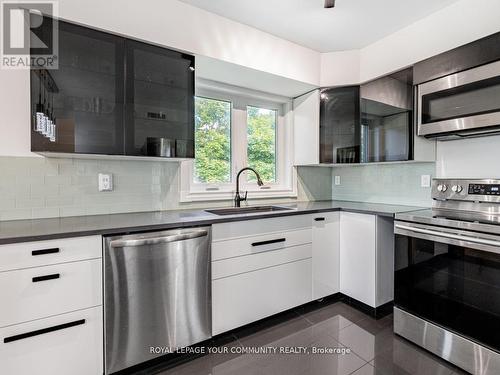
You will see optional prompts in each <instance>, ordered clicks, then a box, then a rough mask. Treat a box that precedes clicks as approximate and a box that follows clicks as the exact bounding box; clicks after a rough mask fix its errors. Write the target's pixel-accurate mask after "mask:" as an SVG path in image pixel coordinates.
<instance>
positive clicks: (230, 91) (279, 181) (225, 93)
mask: <svg viewBox="0 0 500 375" xmlns="http://www.w3.org/2000/svg"><path fill="white" fill-rule="evenodd" d="M196 96H198V97H204V98H208V99H215V100H221V101H226V102H230V103H231V106H230V108H231V128H230V135H231V157H230V158H231V179H230V182H228V183H196V182H195V181H194V160H189V161H183V162H182V163H181V176H180V177H181V178H180V193H181V194H180V196H181V198H180V201H181V202H193V201H210V200H227V199H232V198H233V197H234V192H235V189H236V186H235V184H236V173H237V172H238V171H239V170H240V169H241V168H244V167H246V166H247V147H248V145H247V131H248V130H247V129H248V123H247V106H250V107H257V108H263V109H270V110H275V111H276V126H275V147H276V165H275V168H276V174H275V179H276V181H275V182H273V183H265V184H264V186H262V187H259V186H258V185H257V183H256V181H254V182H252V181H247V177H246V173H243V174H242V175H241V176H240V191H248V192H249V193H250V194H249V198H277V197H296V196H297V183H296V178H297V177H296V171H295V168H294V167H293V129H292V128H293V112H292V108H293V107H292V99H291V98H285V97H280V96H275V95H271V94H267V93H262V92H258V91H253V90H249V89H243V88H239V87H235V86H230V85H225V84H221V83H218V82H210V81H203V82H202V84H199V82H197V91H196ZM195 154H196V152H195ZM250 173H251V172H250Z"/></svg>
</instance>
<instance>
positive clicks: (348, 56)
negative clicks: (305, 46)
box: [320, 50, 360, 87]
mask: <svg viewBox="0 0 500 375" xmlns="http://www.w3.org/2000/svg"><path fill="white" fill-rule="evenodd" d="M359 63H360V51H359V50H350V51H338V52H329V53H322V54H321V69H320V77H321V79H320V86H322V87H325V86H342V85H351V84H356V83H358V82H360V76H359V74H360V66H359Z"/></svg>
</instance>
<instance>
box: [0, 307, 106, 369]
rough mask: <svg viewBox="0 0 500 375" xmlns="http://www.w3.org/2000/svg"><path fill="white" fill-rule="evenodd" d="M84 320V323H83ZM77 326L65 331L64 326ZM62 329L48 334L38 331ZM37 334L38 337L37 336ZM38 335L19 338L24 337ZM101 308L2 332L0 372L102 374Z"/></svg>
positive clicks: (0, 336) (0, 334)
mask: <svg viewBox="0 0 500 375" xmlns="http://www.w3.org/2000/svg"><path fill="white" fill-rule="evenodd" d="M82 320H84V322H83V324H78V323H82ZM71 323H74V324H77V325H74V326H71V327H67V328H63V327H64V326H63V327H61V325H65V324H71ZM58 326H59V328H60V329H57V330H53V331H50V332H46V333H40V331H39V330H48V329H50V328H57V327H58ZM37 331H38V333H39V334H36V333H37ZM29 333H32V334H36V335H34V336H31V337H25V338H20V339H18V340H15V341H12V342H5V340H6V339H7V341H8V340H9V339H14V338H16V336H18V335H22V334H29ZM102 353H103V328H102V307H95V308H92V309H86V310H80V311H75V312H72V313H68V314H63V315H57V316H53V317H50V318H46V319H40V320H35V321H32V322H28V323H23V324H18V325H13V326H9V327H5V328H1V329H0V373H2V374H15V375H33V374H37V375H68V374H72V375H101V374H102V373H103V354H102Z"/></svg>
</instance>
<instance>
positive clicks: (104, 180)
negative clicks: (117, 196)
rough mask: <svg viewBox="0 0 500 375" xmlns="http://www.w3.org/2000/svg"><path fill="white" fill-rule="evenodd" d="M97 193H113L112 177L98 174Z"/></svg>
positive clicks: (107, 174)
mask: <svg viewBox="0 0 500 375" xmlns="http://www.w3.org/2000/svg"><path fill="white" fill-rule="evenodd" d="M99 191H113V175H112V174H111V173H99Z"/></svg>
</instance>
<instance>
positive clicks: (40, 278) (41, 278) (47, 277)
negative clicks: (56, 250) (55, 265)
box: [31, 273, 61, 283]
mask: <svg viewBox="0 0 500 375" xmlns="http://www.w3.org/2000/svg"><path fill="white" fill-rule="evenodd" d="M60 277H61V275H60V274H58V273H54V274H52V275H44V276H35V277H34V278H32V279H31V280H33V282H34V283H38V282H40V281H47V280H54V279H58V278H60Z"/></svg>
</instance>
